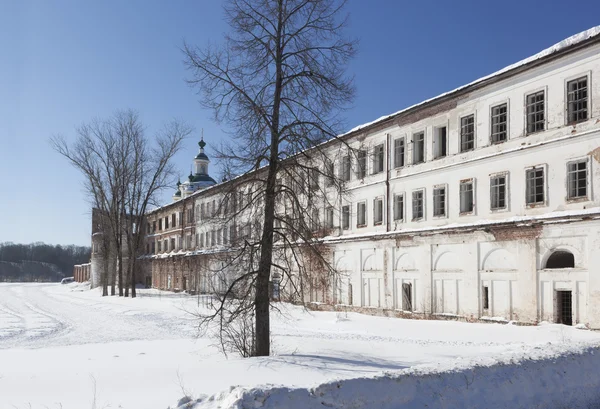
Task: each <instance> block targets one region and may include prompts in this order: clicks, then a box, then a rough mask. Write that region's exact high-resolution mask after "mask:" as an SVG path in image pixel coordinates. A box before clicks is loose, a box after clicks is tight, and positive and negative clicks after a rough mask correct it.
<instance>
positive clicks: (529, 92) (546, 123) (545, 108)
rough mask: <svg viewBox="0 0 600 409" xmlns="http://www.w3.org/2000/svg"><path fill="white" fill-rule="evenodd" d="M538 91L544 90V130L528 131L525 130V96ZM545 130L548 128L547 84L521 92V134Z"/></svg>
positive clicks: (532, 133)
mask: <svg viewBox="0 0 600 409" xmlns="http://www.w3.org/2000/svg"><path fill="white" fill-rule="evenodd" d="M540 91H544V130H543V131H535V132H531V133H529V132H527V97H528V96H529V95H531V94H535V93H538V92H540ZM547 130H548V86H546V85H544V86H542V87H538V88H532V89H530V90H528V91H526V92H525V93H524V94H523V135H524V136H529V135H534V134H539V133H541V132H546V131H547Z"/></svg>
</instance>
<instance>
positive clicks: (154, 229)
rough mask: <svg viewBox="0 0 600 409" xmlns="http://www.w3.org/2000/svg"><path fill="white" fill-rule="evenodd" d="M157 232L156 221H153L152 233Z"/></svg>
mask: <svg viewBox="0 0 600 409" xmlns="http://www.w3.org/2000/svg"><path fill="white" fill-rule="evenodd" d="M155 232H156V221H153V222H152V233H155Z"/></svg>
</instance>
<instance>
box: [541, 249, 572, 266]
mask: <svg viewBox="0 0 600 409" xmlns="http://www.w3.org/2000/svg"><path fill="white" fill-rule="evenodd" d="M574 267H575V257H574V256H573V253H571V252H568V251H561V250H559V251H555V252H554V253H552V254H551V255H550V257H548V261H546V267H545V268H574Z"/></svg>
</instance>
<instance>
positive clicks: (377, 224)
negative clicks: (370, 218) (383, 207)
mask: <svg viewBox="0 0 600 409" xmlns="http://www.w3.org/2000/svg"><path fill="white" fill-rule="evenodd" d="M382 224H383V222H375V223H373V226H381V225H382Z"/></svg>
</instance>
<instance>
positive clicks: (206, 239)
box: [204, 231, 210, 247]
mask: <svg viewBox="0 0 600 409" xmlns="http://www.w3.org/2000/svg"><path fill="white" fill-rule="evenodd" d="M204 236H205V239H204V242H205V243H206V247H210V232H209V231H207V232H206V233H204Z"/></svg>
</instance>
